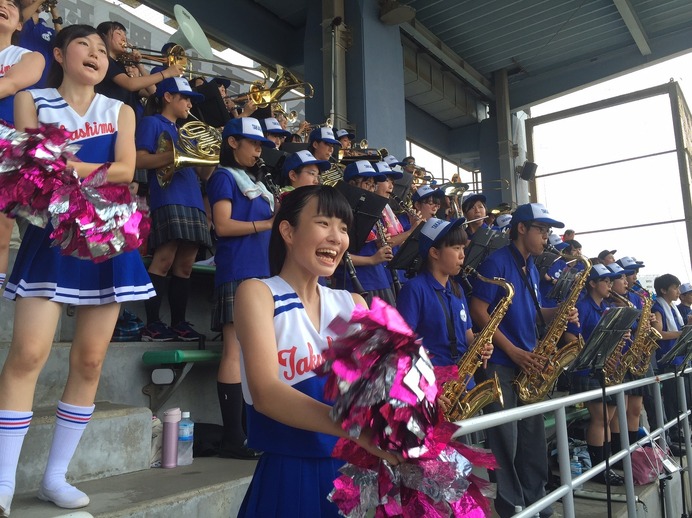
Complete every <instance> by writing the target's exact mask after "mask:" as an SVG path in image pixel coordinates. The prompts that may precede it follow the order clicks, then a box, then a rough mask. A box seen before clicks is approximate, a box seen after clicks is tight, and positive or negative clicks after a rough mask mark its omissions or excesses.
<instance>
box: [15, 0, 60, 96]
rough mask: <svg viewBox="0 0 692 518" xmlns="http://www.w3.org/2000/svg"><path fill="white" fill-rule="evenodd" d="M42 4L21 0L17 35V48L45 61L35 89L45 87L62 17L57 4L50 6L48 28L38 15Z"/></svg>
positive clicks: (30, 0)
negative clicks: (20, 15)
mask: <svg viewBox="0 0 692 518" xmlns="http://www.w3.org/2000/svg"><path fill="white" fill-rule="evenodd" d="M43 3H44V0H21V7H22V19H23V20H24V23H23V24H22V31H21V32H20V34H19V46H20V47H23V48H25V49H29V50H35V51H36V52H40V53H41V55H42V56H43V59H45V60H46V66H45V67H44V68H43V74H42V75H41V79H39V81H38V82H37V83H36V84H35V85H34V86H35V87H36V88H43V87H45V86H46V80H47V79H48V71H49V70H50V68H51V64H52V63H53V42H54V41H55V35H56V34H57V33H58V32H60V29H61V28H62V23H63V19H62V16H60V14H59V13H58V6H57V3H56V4H50V16H51V20H52V22H53V27H52V28H51V27H48V25H46V21H45V20H44V19H43V18H41V17H40V16H39V13H40V12H41V11H42V10H43V9H42V4H43Z"/></svg>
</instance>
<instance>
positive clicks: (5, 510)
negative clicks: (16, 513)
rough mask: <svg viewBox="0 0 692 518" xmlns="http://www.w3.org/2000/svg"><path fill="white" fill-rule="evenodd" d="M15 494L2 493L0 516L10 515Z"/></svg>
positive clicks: (5, 517)
mask: <svg viewBox="0 0 692 518" xmlns="http://www.w3.org/2000/svg"><path fill="white" fill-rule="evenodd" d="M12 496H13V495H0V518H7V517H8V516H9V515H10V505H11V504H12Z"/></svg>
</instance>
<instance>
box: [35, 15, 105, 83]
mask: <svg viewBox="0 0 692 518" xmlns="http://www.w3.org/2000/svg"><path fill="white" fill-rule="evenodd" d="M92 34H99V33H98V32H97V31H96V29H94V28H93V27H92V26H91V25H85V24H76V25H69V26H67V27H65V28H64V29H62V30H61V31H60V32H59V33H58V34H57V35H56V36H55V42H54V43H53V48H57V49H60V50H61V52H62V55H63V57H64V56H65V51H66V50H67V47H68V45H69V44H70V43H72V41H73V40H76V39H77V38H86V37H87V36H91V35H92ZM99 36H101V35H100V34H99ZM101 39H103V36H101ZM104 44H105V41H104ZM63 77H64V74H63V69H62V65H61V64H60V63H58V62H57V61H55V60H53V64H52V65H51V67H50V72H49V73H48V80H47V81H46V84H47V86H49V87H51V88H58V87H59V86H60V85H61V84H62V80H63Z"/></svg>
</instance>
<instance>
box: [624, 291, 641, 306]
mask: <svg viewBox="0 0 692 518" xmlns="http://www.w3.org/2000/svg"><path fill="white" fill-rule="evenodd" d="M627 300H629V301H630V302H631V303H632V305H633V306H634V307H635V308H637V309H642V307H644V303H643V302H642V298H641V297H640V296H639V295H637V294H636V293H632V292H631V291H628V292H627Z"/></svg>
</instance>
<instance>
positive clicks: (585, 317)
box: [565, 264, 624, 486]
mask: <svg viewBox="0 0 692 518" xmlns="http://www.w3.org/2000/svg"><path fill="white" fill-rule="evenodd" d="M617 277H623V276H622V275H618V274H615V273H613V272H612V271H611V270H609V269H608V267H606V266H604V265H602V264H594V265H593V266H592V267H591V271H590V272H589V280H588V282H587V284H586V295H585V296H584V297H582V298H581V299H580V300H579V302H577V310H578V311H579V324H574V323H571V324H568V326H567V330H566V331H565V341H566V342H567V343H569V342H572V341H573V340H576V339H577V337H578V336H579V335H580V334H581V335H582V337H583V338H584V342H586V341H588V339H589V337H590V336H591V333H593V330H594V329H595V328H596V325H598V322H599V321H600V320H601V318H602V317H603V314H604V313H605V311H606V309H608V303H607V301H606V299H607V298H608V297H609V296H610V292H611V289H612V287H613V279H614V278H617ZM600 387H601V385H600V383H599V381H598V380H597V379H596V378H594V377H592V376H590V375H589V371H588V369H585V370H581V371H575V372H574V373H572V383H571V392H572V393H575V394H576V393H579V392H587V391H589V390H593V389H597V388H600ZM606 405H607V419H606V423H604V422H603V401H602V400H601V399H597V400H591V401H587V402H586V408H587V409H588V410H589V416H590V418H591V420H590V421H589V427H588V429H587V431H586V444H587V447H588V450H589V456H590V457H591V464H592V465H593V466H595V465H596V464H598V463H600V462H602V461H603V459H605V458H606V457H607V456H610V441H611V430H610V422H611V420H612V419H613V416H614V415H615V398H613V397H611V396H607V397H606ZM604 426H605V428H606V429H607V433H605V434H604ZM618 433H619V432H618ZM594 480H595V481H596V482H600V483H601V484H605V483H606V482H607V483H609V484H610V485H611V486H621V485H622V484H623V483H624V480H623V479H622V477H621V476H620V475H618V474H616V473H615V472H614V471H612V470H611V471H609V472H607V473H606V472H605V471H604V472H601V473H599V474H598V476H597V477H596V478H594Z"/></svg>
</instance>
